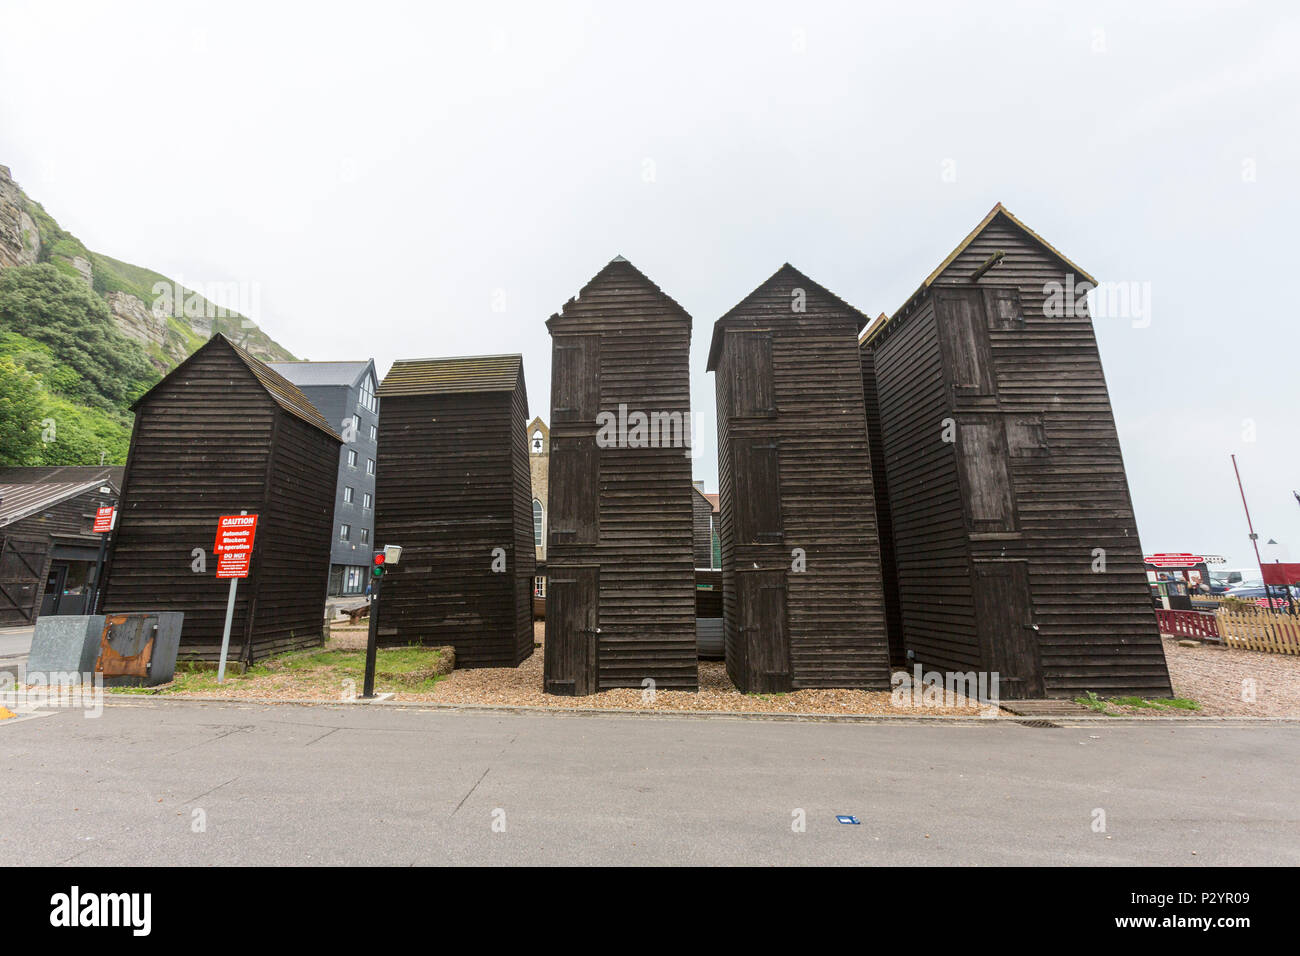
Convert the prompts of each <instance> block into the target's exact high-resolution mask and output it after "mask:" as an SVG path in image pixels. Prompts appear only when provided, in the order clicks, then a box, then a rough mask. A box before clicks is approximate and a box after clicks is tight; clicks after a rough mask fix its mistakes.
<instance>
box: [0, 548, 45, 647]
mask: <svg viewBox="0 0 1300 956" xmlns="http://www.w3.org/2000/svg"><path fill="white" fill-rule="evenodd" d="M49 549H50V546H49V542H48V541H40V540H25V539H23V538H5V539H4V541H3V543H0V627H8V626H13V625H17V624H30V623H32V621H34V620H35V619H36V593H37V591H38V590H39V588H40V583H41V572H42V571H43V570H44V568H45V559H46V555H47V554H48V552H49Z"/></svg>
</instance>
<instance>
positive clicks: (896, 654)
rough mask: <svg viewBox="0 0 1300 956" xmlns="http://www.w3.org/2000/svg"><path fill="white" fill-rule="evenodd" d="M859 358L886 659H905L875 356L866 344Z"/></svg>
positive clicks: (897, 663)
mask: <svg viewBox="0 0 1300 956" xmlns="http://www.w3.org/2000/svg"><path fill="white" fill-rule="evenodd" d="M859 354H860V356H861V359H862V396H863V399H864V404H865V411H866V415H867V445H868V448H869V449H870V452H871V489H872V495H873V503H874V505H875V509H876V533H877V536H878V537H879V539H880V571H881V584H882V585H883V590H884V596H885V633H886V634H887V636H888V638H889V659H890V662H891V663H893V664H896V665H901V664H904V663H906V657H907V654H906V649H905V647H904V645H903V610H902V607H901V605H900V603H899V597H898V556H897V554H895V552H894V519H893V517H892V516H891V515H890V512H889V482H888V481H887V480H886V478H885V440H884V435H883V433H882V431H881V427H880V396H879V395H878V394H877V392H876V356H875V353H874V352H873V351H872V349H871V348H870V347H868V346H866V345H865V344H864V345H863V346H862V348H861V349H860V350H859Z"/></svg>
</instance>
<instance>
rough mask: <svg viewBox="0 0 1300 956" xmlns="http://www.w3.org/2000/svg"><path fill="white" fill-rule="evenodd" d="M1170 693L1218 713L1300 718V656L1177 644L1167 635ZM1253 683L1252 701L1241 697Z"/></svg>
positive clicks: (1208, 710)
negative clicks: (1253, 694) (1250, 683)
mask: <svg viewBox="0 0 1300 956" xmlns="http://www.w3.org/2000/svg"><path fill="white" fill-rule="evenodd" d="M1164 644H1165V660H1166V661H1168V663H1169V677H1170V679H1171V680H1172V681H1173V684H1174V695H1175V696H1177V697H1190V698H1191V699H1192V700H1194V701H1196V702H1197V703H1199V704H1200V705H1201V711H1200V712H1201V713H1203V714H1206V715H1207V716H1216V717H1300V657H1293V656H1291V655H1289V654H1265V653H1263V652H1261V651H1242V650H1237V649H1236V648H1226V647H1220V646H1219V645H1217V644H1198V645H1197V646H1196V647H1181V646H1179V644H1178V641H1177V640H1176V639H1174V638H1165V641H1164ZM1247 681H1253V682H1254V691H1255V700H1254V701H1253V702H1252V701H1246V700H1242V696H1243V689H1246V688H1248V687H1249V685H1247V684H1246V682H1247Z"/></svg>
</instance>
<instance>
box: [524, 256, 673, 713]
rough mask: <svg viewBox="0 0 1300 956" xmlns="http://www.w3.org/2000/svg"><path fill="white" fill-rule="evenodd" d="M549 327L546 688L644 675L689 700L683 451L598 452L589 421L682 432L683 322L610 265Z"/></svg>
mask: <svg viewBox="0 0 1300 956" xmlns="http://www.w3.org/2000/svg"><path fill="white" fill-rule="evenodd" d="M547 327H548V328H549V330H550V332H551V336H552V376H551V385H552V391H551V460H550V505H549V508H548V510H547V514H548V528H547V533H548V535H549V538H548V541H547V551H546V557H547V561H546V563H547V575H548V576H547V588H548V593H547V614H546V661H545V664H546V690H547V691H548V692H549V693H558V694H587V693H593V692H595V691H597V690H602V689H606V688H610V687H641V686H642V681H644V680H646V679H647V678H648V679H650V680H653V681H654V682H655V686H657V687H659V688H660V689H663V688H674V689H691V690H694V689H695V688H696V687H697V686H698V677H697V669H696V648H695V568H694V556H693V552H692V510H691V498H692V495H693V494H694V492H693V490H692V487H691V461H690V457H689V448H688V447H685V442H682V441H678V442H674V440H673V437H672V436H671V435H668V436H666V440H663V441H660V442H659V446H660V447H633V443H632V442H627V443H625V444H623V445H622V446H621V447H620V446H619V445H618V444H615V445H613V446H611V447H601V446H600V445H598V444H597V441H596V435H597V416H598V415H599V414H600V413H601V412H608V413H610V414H612V415H615V416H617V415H618V414H619V411H620V406H623V407H624V409H625V410H626V412H627V414H628V415H631V414H632V413H640V414H644V415H647V416H650V415H655V414H658V415H665V416H669V417H670V420H671V421H675V422H676V423H678V426H679V427H680V428H682V429H683V430H686V431H688V430H689V418H690V376H689V352H690V339H691V320H690V316H689V315H687V314H686V312H685V311H684V310H683V309H682V308H681V307H680V306H679V305H677V303H675V302H673V301H672V299H670V298H669V297H668V296H667V295H665V294H664V293H663V292H662V291H660V289H659V288H658V287H657V286H656V285H655V284H654V283H653V282H651V281H650V280H649V279H647V278H646V277H645V276H644V275H642V274H641V273H640V272H639V271H638V270H637V269H636V268H635V267H633V266H632V265H631V263H629V262H626V261H625V260H623V259H621V258H619V259H615V260H614V261H612V262H610V263H609V264H608V265H607V266H606V267H605V268H604V269H602V270H601V271H600V272H599V273H598V274H597V275H596V276H595V278H593V279H592V280H591V281H590V282H589V283H588V284H587V285H586V286H585V287H584V288H583V289H582V291H581V292H580V293H579V295H578V296H577V297H575V298H574V299H571V300H570V301H569V302H568V303H567V304H566V305H565V307H564V310H563V312H562V313H561V314H559V315H556V316H553V317H552V318H551V319H550V320H549V321H548V322H547ZM661 421H663V419H661ZM630 437H632V438H633V440H635V438H636V436H635V434H633V435H631V436H630Z"/></svg>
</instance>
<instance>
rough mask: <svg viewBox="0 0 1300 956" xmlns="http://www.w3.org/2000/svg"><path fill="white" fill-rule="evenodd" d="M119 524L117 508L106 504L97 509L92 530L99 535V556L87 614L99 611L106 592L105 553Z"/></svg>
mask: <svg viewBox="0 0 1300 956" xmlns="http://www.w3.org/2000/svg"><path fill="white" fill-rule="evenodd" d="M116 525H117V508H116V507H114V506H113V505H105V506H104V507H102V508H97V509H95V524H94V526H93V528H92V529H91V530H93V531H94V533H95V534H97V535H99V557H97V558H96V559H95V586H94V587H93V588H92V589H90V594H89V604H88V606H87V607H86V613H87V614H95V613H96V612H98V611H99V598H100V595H102V594H103V593H104V581H103V578H104V554H105V552H106V551H107V550H108V536H109V535H110V534H112V533H113V528H114V527H116Z"/></svg>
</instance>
